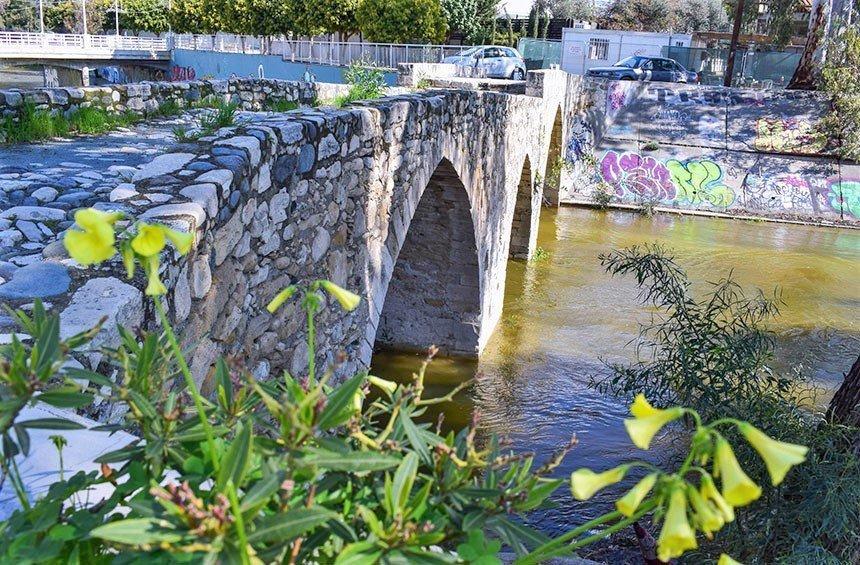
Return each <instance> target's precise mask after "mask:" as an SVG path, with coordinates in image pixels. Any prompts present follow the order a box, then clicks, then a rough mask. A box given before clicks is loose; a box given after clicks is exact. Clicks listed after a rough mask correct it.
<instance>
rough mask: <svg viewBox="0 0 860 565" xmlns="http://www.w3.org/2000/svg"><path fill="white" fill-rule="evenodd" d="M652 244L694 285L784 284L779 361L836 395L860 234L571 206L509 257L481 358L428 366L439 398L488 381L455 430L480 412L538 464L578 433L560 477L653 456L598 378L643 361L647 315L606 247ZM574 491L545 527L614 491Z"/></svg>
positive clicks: (854, 347)
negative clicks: (631, 433)
mask: <svg viewBox="0 0 860 565" xmlns="http://www.w3.org/2000/svg"><path fill="white" fill-rule="evenodd" d="M647 242H658V243H661V244H663V245H665V246H666V247H668V248H671V250H672V251H673V253H674V255H675V258H676V260H677V262H678V263H679V264H680V265H681V266H682V267H684V268H685V269H686V270H687V273H688V275H689V276H690V279H691V280H692V281H693V285H694V287H693V288H694V292H696V291H697V290H705V289H706V287H705V285H706V284H707V282H708V281H716V280H719V279H720V278H722V277H725V276H727V275H728V274H729V273H730V272H731V273H732V274H733V277H734V279H735V280H736V281H737V282H739V283H740V284H741V285H742V286H743V287H744V289H745V290H746V291H747V294H748V295H751V294H752V293H753V292H754V291H755V289H756V288H761V289H762V290H763V291H765V292H766V293H769V292H772V291H773V289H774V288H775V287H779V288H780V289H781V291H782V299H783V301H784V305H783V306H782V307H781V309H780V310H781V314H780V316H779V317H778V318H777V319H775V320H774V321H773V322H772V323H771V324H770V328H771V329H772V330H773V331H774V332H775V333H776V335H777V348H776V361H775V363H774V365H775V369H777V370H779V371H792V370H798V371H801V372H802V373H803V374H804V375H807V376H808V377H809V378H811V379H813V380H814V381H815V383H817V384H818V385H820V387H821V389H822V396H821V398H820V401H821V402H822V403H823V402H826V400H827V398H828V395H829V393H832V391H833V390H834V389H835V387H837V386H838V384H839V383H840V382H841V380H842V376H843V373H844V372H845V371H847V370H848V368H849V367H850V365H851V363H852V362H853V361H854V359H856V356H857V353H858V351H860V321H858V319H860V315H858V312H860V268H858V267H860V230H849V229H834V228H816V227H810V226H799V225H788V224H777V223H769V222H751V221H741V220H726V219H714V218H704V217H696V216H679V215H672V214H658V215H655V216H653V217H646V216H643V215H641V214H637V213H633V212H627V211H598V210H593V209H585V208H571V207H564V208H560V209H559V210H558V211H557V212H556V211H552V210H548V209H544V210H542V212H541V222H540V232H539V237H538V246H539V247H540V248H541V249H543V250H544V252H545V255H544V258H543V259H540V260H533V261H529V262H523V261H510V262H509V263H508V273H507V282H506V287H505V305H504V312H503V315H502V320H501V322H500V324H499V326H498V328H497V329H496V331H495V333H494V334H493V336H492V338H491V339H490V342H489V344H488V345H487V348H486V350H485V351H484V353H483V354H482V355H481V359H480V361H478V362H475V361H467V360H463V359H451V358H448V359H444V358H443V359H437V360H435V361H434V362H433V363H432V364H431V366H430V368H429V369H428V373H427V375H428V376H427V382H428V383H430V384H432V385H433V387H432V389H431V392H435V393H440V394H441V393H444V392H445V391H447V390H450V388H451V387H452V386H455V385H456V384H457V383H459V382H461V381H463V380H464V379H468V378H471V377H473V376H475V375H476V374H477V375H478V376H479V378H478V380H477V381H476V384H475V386H474V387H473V388H472V389H471V390H470V391H469V392H467V393H463V394H461V395H459V396H458V398H457V399H456V402H454V403H452V404H450V405H448V406H447V407H446V408H445V409H444V412H445V418H446V422H447V423H448V425H450V426H453V427H461V426H464V425H467V424H468V422H469V420H470V418H471V414H472V411H473V410H478V412H479V414H480V423H481V427H482V430H483V431H484V432H487V433H497V434H501V435H505V436H508V437H510V439H511V440H512V442H513V446H514V449H517V450H531V451H535V452H536V453H537V456H538V459H543V458H545V457H546V456H548V455H549V454H550V453H552V451H553V450H555V449H557V448H558V447H559V446H561V445H563V444H564V443H566V442H567V441H568V439H569V438H570V436H571V435H573V434H576V436H577V438H578V440H579V444H578V445H577V446H576V447H575V448H574V450H573V451H572V452H571V454H570V455H569V456H568V458H567V459H566V461H565V463H564V465H563V466H562V468H561V469H559V475H560V476H567V475H569V473H570V472H571V471H573V470H574V469H576V468H578V467H580V466H589V467H591V468H594V469H605V468H609V467H611V466H613V465H615V464H617V463H618V462H620V461H621V460H623V459H626V458H629V457H631V456H634V455H635V456H639V455H642V453H641V452H640V453H639V454H636V453H635V451H636V450H635V448H633V447H632V446H631V444H630V442H629V440H628V438H627V436H626V434H625V432H624V428H623V425H622V420H623V418H624V417H625V416H626V415H627V407H626V406H625V405H624V403H623V402H622V401H620V400H619V399H617V398H613V397H609V396H605V395H602V394H599V393H597V392H596V391H594V390H592V389H591V388H589V386H588V383H589V381H590V379H591V377H593V376H598V377H599V376H601V375H607V374H608V370H607V369H606V368H605V365H604V361H620V362H624V361H630V360H632V359H634V351H633V346H632V345H631V342H632V341H634V340H635V339H636V337H637V334H638V329H639V324H640V323H644V322H647V321H648V313H647V311H646V309H645V308H644V307H643V306H642V305H641V304H640V302H639V300H638V299H637V288H636V286H635V284H634V283H633V281H632V280H630V279H626V278H621V277H610V276H609V275H607V274H606V273H605V272H604V270H603V268H602V267H601V266H600V262H599V260H598V255H599V254H600V253H604V252H607V251H609V250H611V249H616V248H621V247H627V246H631V245H634V244H641V243H647ZM418 360H419V358H418V357H416V356H415V355H411V354H398V353H393V352H379V353H377V354H376V355H375V356H374V359H373V368H372V369H373V372H374V373H375V374H378V375H380V376H385V377H388V378H398V379H401V380H402V379H403V378H404V377H408V376H409V375H410V374H411V373H412V372H413V371H414V370H415V369H416V368H417V365H418ZM664 441H668V439H666V438H664ZM656 445H657V446H658V447H659V442H658V443H657V444H656ZM564 490H565V492H562V491H561V489H560V490H559V491H558V493H557V494H560V500H566V501H568V504H567V505H566V507H564V508H560V509H557V510H553V511H551V512H546V513H540V514H538V515H537V516H536V517H535V518H534V521H535V522H536V525H538V526H539V527H541V528H542V529H545V530H547V531H557V530H558V529H560V528H562V527H564V526H566V525H570V524H571V523H578V522H579V520H580V519H581V518H582V517H583V516H585V517H590V516H593V515H594V514H596V513H597V512H598V511H599V510H601V509H602V508H605V505H606V504H608V501H609V500H610V499H614V497H616V496H617V493H611V492H608V493H606V494H604V496H603V497H600V496H598V499H597V501H598V504H596V505H595V504H589V505H587V506H581V507H580V505H574V506H571V505H569V500H570V499H569V493H568V492H566V489H564ZM601 502H602V503H601Z"/></svg>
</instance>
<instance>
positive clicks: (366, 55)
mask: <svg viewBox="0 0 860 565" xmlns="http://www.w3.org/2000/svg"><path fill="white" fill-rule="evenodd" d="M469 47H470V46H461V45H419V44H395V43H366V42H349V41H313V40H307V39H302V40H293V39H288V38H285V37H280V38H262V37H254V36H249V35H231V34H220V33H219V34H215V35H197V34H166V35H164V36H162V37H134V36H125V35H89V34H87V35H81V34H60V33H27V32H11V31H0V54H4V55H10V54H11V55H15V54H37V53H41V54H48V55H64V56H70V57H73V56H76V55H92V54H102V55H104V54H113V53H116V52H121V51H147V52H159V51H167V50H170V49H190V50H195V51H215V52H220V53H248V54H255V55H256V54H268V55H277V56H280V57H283V59H284V60H285V61H294V62H301V63H317V64H325V65H336V66H348V65H349V64H350V63H353V62H355V61H362V62H372V63H374V64H376V65H377V66H379V67H381V68H389V69H394V68H397V65H398V64H399V63H441V62H442V60H443V59H444V58H445V57H449V56H452V55H459V54H460V53H462V52H463V51H464V50H466V49H468V48H469Z"/></svg>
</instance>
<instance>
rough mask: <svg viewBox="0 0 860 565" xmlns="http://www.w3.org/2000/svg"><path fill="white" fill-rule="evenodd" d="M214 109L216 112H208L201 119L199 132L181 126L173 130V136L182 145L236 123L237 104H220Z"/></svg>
mask: <svg viewBox="0 0 860 565" xmlns="http://www.w3.org/2000/svg"><path fill="white" fill-rule="evenodd" d="M213 109H214V110H215V111H214V112H207V113H206V114H204V115H203V116H202V117H201V118H200V127H199V129H197V130H194V131H192V130H191V128H183V127H181V126H177V127H175V128H173V135H174V136H175V137H176V140H177V141H179V142H180V143H184V142H188V141H195V140H197V139H200V138H201V137H206V136H208V135H212V134H213V133H215V132H216V131H218V130H219V129H221V128H225V127H230V126H232V125H233V124H235V123H236V110H237V109H238V105H237V104H235V103H233V102H229V103H225V102H219V103H217V104H216V105H215V107H214V108H213Z"/></svg>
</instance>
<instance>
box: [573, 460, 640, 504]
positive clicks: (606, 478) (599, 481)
mask: <svg viewBox="0 0 860 565" xmlns="http://www.w3.org/2000/svg"><path fill="white" fill-rule="evenodd" d="M629 468H630V466H629V465H620V466H618V467H615V468H614V469H609V470H608V471H603V472H602V473H595V472H594V471H592V470H591V469H584V468H583V469H577V470H576V471H574V472H573V473H571V475H570V490H571V492H572V493H573V497H574V498H576V499H577V500H588V499H589V498H591V497H592V496H594V493H596V492H597V491H599V490H600V489H602V488H604V487H608V486H609V485H614V484H615V483H617V482H618V481H620V480H621V479H623V478H624V475H625V474H626V473H627V470H628V469H629Z"/></svg>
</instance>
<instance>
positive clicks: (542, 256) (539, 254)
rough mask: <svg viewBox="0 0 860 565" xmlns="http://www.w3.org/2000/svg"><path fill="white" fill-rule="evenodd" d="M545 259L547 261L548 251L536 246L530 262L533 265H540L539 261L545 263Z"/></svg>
mask: <svg viewBox="0 0 860 565" xmlns="http://www.w3.org/2000/svg"><path fill="white" fill-rule="evenodd" d="M547 259H549V251H547V250H546V249H544V248H543V247H541V246H538V247H537V248H536V249H535V252H534V255H532V258H531V260H532V261H533V262H535V263H540V262H541V261H546V260H547Z"/></svg>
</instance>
